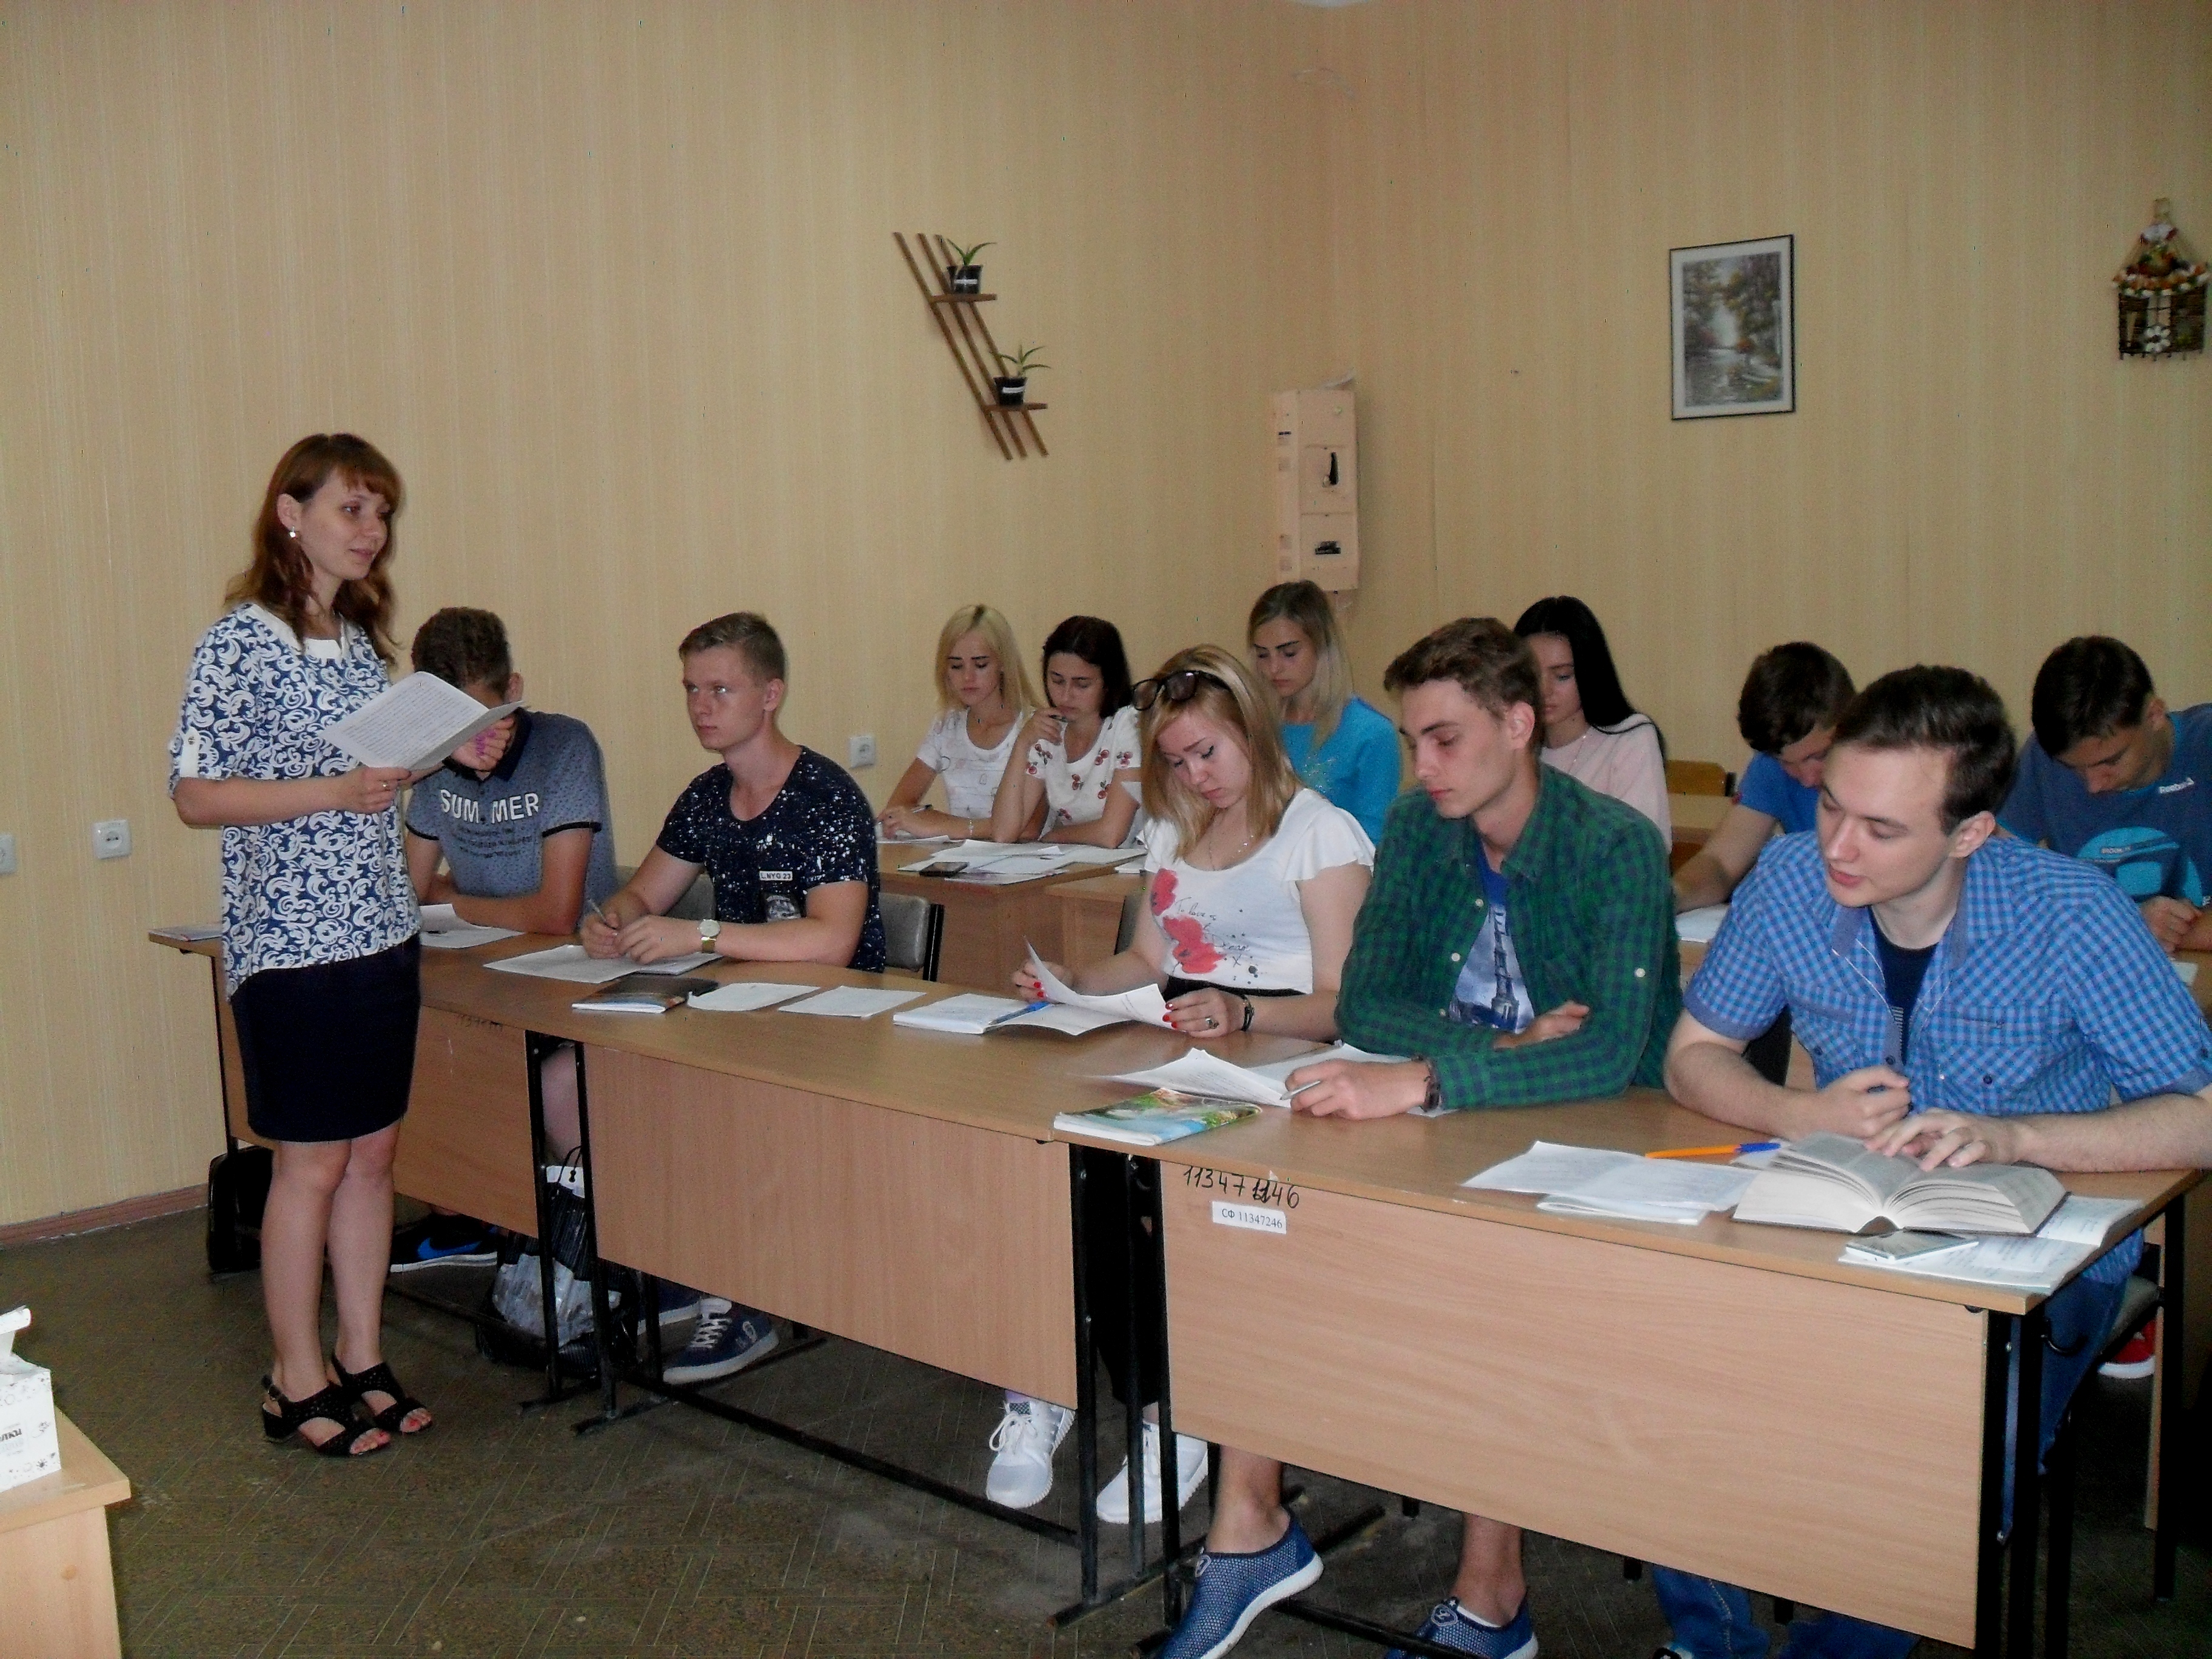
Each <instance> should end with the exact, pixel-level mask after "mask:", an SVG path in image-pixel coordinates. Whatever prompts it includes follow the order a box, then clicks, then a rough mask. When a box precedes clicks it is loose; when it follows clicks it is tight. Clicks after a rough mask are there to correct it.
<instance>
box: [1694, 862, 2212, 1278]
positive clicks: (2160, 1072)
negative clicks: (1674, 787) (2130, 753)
mask: <svg viewBox="0 0 2212 1659" xmlns="http://www.w3.org/2000/svg"><path fill="white" fill-rule="evenodd" d="M1682 1006H1684V1008H1685V1009H1686V1010H1687V1011H1688V1012H1689V1013H1690V1014H1691V1015H1692V1017H1693V1018H1696V1019H1697V1020H1698V1022H1699V1024H1703V1025H1705V1026H1706V1027H1707V1028H1708V1029H1710V1030H1714V1031H1717V1032H1718V1033H1719V1034H1720V1035H1721V1036H1725V1037H1733V1038H1738V1039H1741V1040H1744V1041H1748V1040H1749V1039H1751V1038H1753V1037H1754V1036H1758V1035H1759V1033H1760V1032H1761V1031H1764V1030H1765V1029H1766V1028H1767V1027H1768V1026H1770V1025H1771V1024H1773V1023H1774V1021H1775V1019H1776V1018H1777V1017H1778V1015H1779V1014H1780V1013H1781V1012H1782V1010H1783V1009H1784V1007H1785V1006H1786V1007H1787V1008H1788V1009H1789V1010H1790V1027H1791V1030H1792V1031H1793V1032H1794V1034H1795V1035H1796V1038H1797V1040H1798V1041H1799V1042H1802V1043H1803V1044H1804V1045H1805V1048H1806V1052H1807V1053H1808V1054H1811V1055H1812V1057H1813V1071H1814V1080H1815V1082H1816V1083H1817V1084H1819V1085H1820V1086H1823V1087H1825V1086H1826V1085H1828V1084H1829V1083H1832V1082H1833V1081H1834V1080H1835V1079H1837V1078H1838V1077H1841V1076H1842V1075H1843V1074H1844V1073H1846V1072H1851V1071H1856V1070H1857V1069H1858V1068H1859V1067H1861V1066H1875V1065H1887V1066H1894V1067H1895V1068H1896V1069H1897V1070H1899V1071H1900V1072H1902V1073H1905V1076H1906V1078H1907V1079H1910V1080H1911V1085H1912V1104H1913V1109H1914V1110H1916V1111H1918V1110H1922V1109H1928V1108H1933V1107H1942V1108H1946V1109H1949V1110H1952V1111H1957V1112H1980V1113H1986V1114H1990V1115H1996V1116H2008V1115H2015V1114H2025V1113H2029V1112H2096V1111H2102V1110H2103V1109H2105V1108H2106V1107H2107V1106H2110V1105H2112V1103H2114V1100H2115V1097H2117V1098H2118V1099H2119V1100H2140V1099H2142V1097H2145V1096H2148V1095H2160V1094H2194V1093H2196V1092H2197V1091H2199V1090H2201V1089H2203V1088H2204V1087H2205V1086H2206V1085H2208V1084H2212V1030H2206V1028H2205V1024H2204V1016H2203V1014H2202V1013H2200V1012H2197V1004H2196V1002H2195V1000H2193V999H2192V998H2191V996H2190V994H2189V992H2188V991H2187V989H2186V988H2185V987H2184V986H2183V985H2182V982H2181V979H2180V976H2179V975H2178V974H2176V973H2175V972H2174V971H2173V964H2172V963H2171V962H2169V961H2167V960H2166V956H2165V954H2164V953H2163V952H2162V951H2160V949H2159V947H2158V944H2157V941H2156V940H2154V939H2152V938H2151V935H2150V930H2149V929H2148V927H2144V926H2143V922H2142V916H2141V915H2138V914H2137V913H2136V907H2135V906H2134V905H2133V904H2132V903H2131V902H2129V900H2128V898H2127V896H2126V895H2124V893H2122V892H2121V891H2120V890H2119V887H2118V884H2116V883H2114V882H2113V881H2112V878H2110V877H2108V876H2106V874H2105V873H2104V872H2102V871H2100V870H2097V869H2094V868H2092V867H2091V866H2087V865H2085V864H2082V863H2081V862H2080V861H2079V860H2075V859H2069V858H2066V857H2064V856H2063V855H2061V854H2057V853H2052V852H2048V851H2045V849H2044V848H2039V847H2030V846H2028V845H2027V844H2026V843H2025V842H2019V841H2014V840H2009V839H2007V838H2003V837H1998V838H1996V839H1993V840H1990V841H1989V842H1985V843H1984V845H1983V846H1982V847H1981V848H1980V849H1979V850H1978V851H1977V852H1976V853H1974V854H1972V856H1971V857H1970V858H1968V860H1966V890H1965V891H1964V893H1963V894H1962V895H1961V896H1960V901H1959V912H1958V914H1957V915H1955V916H1954V917H1953V918H1952V920H1951V925H1950V927H1948V929H1946V930H1945V932H1944V934H1943V938H1942V941H1941V942H1940V943H1939V944H1938V945H1937V946H1936V954H1935V955H1934V957H1932V958H1930V960H1929V964H1928V974H1927V977H1926V978H1925V979H1924V980H1923V981H1922V982H1921V986H1920V995H1919V998H1918V1000H1917V1001H1916V1002H1915V1004H1914V1006H1913V1009H1912V1027H1911V1038H1910V1041H1909V1042H1908V1043H1907V1044H1906V1051H1905V1054H1899V1052H1898V1034H1897V1032H1896V1030H1894V1023H1893V1021H1892V1020H1891V1018H1890V1014H1889V998H1888V995H1887V992H1886V991H1885V990H1884V988H1883V984H1882V974H1881V958H1880V957H1877V956H1876V955H1875V940H1874V926H1873V918H1872V916H1871V915H1869V913H1868V912H1867V911H1866V910H1864V909H1853V908H1850V907H1847V906H1844V905H1841V904H1838V903H1837V902H1836V901H1835V900H1834V899H1832V898H1831V897H1830V896H1828V890H1827V884H1826V882H1825V880H1824V879H1823V878H1822V874H1821V866H1820V846H1819V843H1818V837H1817V836H1816V835H1814V834H1806V835H1797V836H1784V837H1782V838H1781V839H1780V840H1778V841H1776V842H1771V843H1770V844H1769V845H1768V847H1767V848H1766V849H1765V853H1764V854H1762V855H1761V857H1760V858H1759V863H1758V865H1757V866H1755V867H1754V868H1753V871H1752V872H1751V874H1750V876H1749V877H1748V878H1746V879H1745V881H1744V883H1743V884H1742V885H1741V887H1739V888H1738V889H1737V890H1736V893H1735V902H1734V904H1733V905H1731V906H1730V908H1729V915H1728V920H1727V921H1725V922H1723V924H1722V925H1721V930H1720V933H1719V936H1718V937H1717V938H1716V939H1714V940H1713V943H1712V947H1711V949H1710V950H1709V951H1706V953H1705V963H1704V964H1703V965H1702V966H1701V967H1700V968H1699V969H1698V973H1697V976H1696V977H1695V978H1694V979H1692V981H1690V987H1689V989H1688V990H1687V991H1686V992H1685V993H1684V994H1683V998H1682ZM2141 1254H2142V1248H2141V1241H2140V1238H2139V1237H2138V1238H2131V1239H2130V1240H2129V1241H2127V1243H2124V1244H2123V1245H2122V1246H2121V1247H2120V1248H2119V1249H2116V1250H2113V1251H2112V1252H2111V1253H2110V1254H2109V1255H2106V1257H2105V1258H2104V1259H2103V1260H2102V1261H2099V1262H2098V1263H2097V1264H2096V1265H2095V1266H2093V1267H2091V1268H2089V1269H2088V1275H2087V1276H2088V1277H2090V1278H2093V1279H2118V1278H2121V1277H2124V1276H2125V1274H2126V1273H2128V1272H2129V1270H2130V1269H2131V1268H2132V1267H2134V1266H2135V1264H2136V1259H2137V1257H2138V1256H2139V1255H2141Z"/></svg>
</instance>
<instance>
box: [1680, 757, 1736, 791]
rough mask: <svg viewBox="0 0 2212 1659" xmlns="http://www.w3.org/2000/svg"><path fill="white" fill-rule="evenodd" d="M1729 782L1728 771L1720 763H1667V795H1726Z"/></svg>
mask: <svg viewBox="0 0 2212 1659" xmlns="http://www.w3.org/2000/svg"><path fill="white" fill-rule="evenodd" d="M1729 781H1730V780H1729V775H1728V772H1727V770H1726V769H1724V768H1723V766H1722V765H1721V763H1719V762H1718V761H1693V760H1670V761H1668V763H1667V793H1668V794H1670V795H1725V794H1727V793H1729Z"/></svg>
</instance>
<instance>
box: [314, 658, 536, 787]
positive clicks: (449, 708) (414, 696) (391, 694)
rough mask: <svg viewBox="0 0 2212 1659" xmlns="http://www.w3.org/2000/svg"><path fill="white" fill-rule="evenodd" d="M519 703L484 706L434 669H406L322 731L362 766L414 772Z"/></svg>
mask: <svg viewBox="0 0 2212 1659" xmlns="http://www.w3.org/2000/svg"><path fill="white" fill-rule="evenodd" d="M520 707H522V705H521V704H520V703H517V702H510V703H503V704H501V706H500V707H499V708H485V707H484V706H483V704H482V703H480V702H477V700H476V699H475V698H474V697H472V696H470V695H469V694H468V693H467V692H465V691H461V690H456V689H455V688H453V686H450V685H448V684H446V682H445V681H443V680H441V679H440V678H438V677H437V676H436V675H435V674H410V675H409V676H408V677H407V678H405V679H404V680H401V681H400V682H399V683H398V684H396V685H392V686H388V687H386V689H385V690H382V691H380V692H378V693H377V694H376V696H374V697H372V698H370V699H369V700H368V702H366V703H364V704H362V706H361V707H360V708H356V709H355V710H354V712H353V713H352V714H349V715H347V716H346V717H345V718H344V719H343V720H340V721H338V723H337V725H335V726H331V727H329V728H328V729H327V730H325V732H324V733H323V737H324V738H325V740H326V741H327V742H328V743H329V744H331V747H332V748H334V749H337V750H343V752H344V753H346V754H347V755H349V756H351V757H353V758H354V759H355V760H356V761H359V762H360V763H362V765H363V766H398V767H404V768H405V769H407V770H408V771H410V772H420V771H422V769H424V768H426V767H431V766H435V765H436V764H437V763H439V762H440V761H442V760H443V759H445V758H446V757H447V756H448V755H450V754H452V753H453V750H456V749H458V748H459V747H460V746H461V745H462V744H465V743H466V742H467V741H468V740H469V739H470V738H473V737H474V736H476V735H477V732H481V731H483V729H484V728H485V727H486V726H490V725H492V724H494V723H495V722H496V721H499V720H505V719H506V718H507V716H508V715H509V714H513V712H514V711H515V710H516V709H518V708H520Z"/></svg>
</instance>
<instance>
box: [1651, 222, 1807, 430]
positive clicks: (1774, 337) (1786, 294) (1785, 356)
mask: <svg viewBox="0 0 2212 1659" xmlns="http://www.w3.org/2000/svg"><path fill="white" fill-rule="evenodd" d="M1796 243H1797V239H1796V237H1795V236H1761V237H1758V238H1755V239H1754V240H1750V241H1745V242H1712V243H1708V244H1706V245H1705V246H1702V247H1678V248H1671V249H1669V250H1668V254H1667V278H1668V300H1669V303H1668V315H1669V317H1670V319H1672V328H1671V331H1670V332H1671V337H1672V340H1673V344H1674V418H1675V419H1676V420H1678V421H1698V420H1709V419H1711V418H1712V417H1714V416H1727V415H1787V414H1790V413H1792V412H1793V411H1795V410H1796V407H1797V303H1796V274H1797V259H1796Z"/></svg>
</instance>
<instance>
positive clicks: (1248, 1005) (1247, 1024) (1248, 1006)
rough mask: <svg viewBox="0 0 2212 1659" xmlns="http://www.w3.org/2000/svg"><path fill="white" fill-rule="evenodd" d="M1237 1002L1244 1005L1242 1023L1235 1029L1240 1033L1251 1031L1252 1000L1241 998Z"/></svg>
mask: <svg viewBox="0 0 2212 1659" xmlns="http://www.w3.org/2000/svg"><path fill="white" fill-rule="evenodd" d="M1238 1000H1239V1001H1241V1002H1243V1005H1244V1023H1243V1024H1242V1025H1240V1026H1238V1027H1237V1030H1240V1031H1249V1030H1251V1029H1252V999H1251V998H1249V997H1241V998H1239V999H1238Z"/></svg>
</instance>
